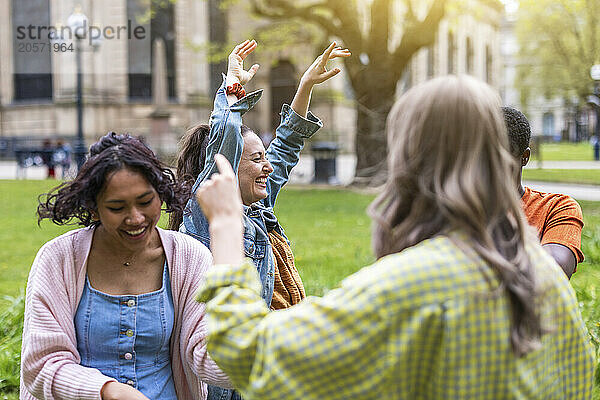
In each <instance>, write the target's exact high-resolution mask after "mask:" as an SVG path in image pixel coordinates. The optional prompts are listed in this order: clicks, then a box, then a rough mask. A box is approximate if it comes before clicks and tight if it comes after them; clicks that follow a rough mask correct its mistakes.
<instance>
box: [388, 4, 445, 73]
mask: <svg viewBox="0 0 600 400" xmlns="http://www.w3.org/2000/svg"><path fill="white" fill-rule="evenodd" d="M446 3H447V0H434V2H433V4H432V5H431V8H430V9H429V12H428V14H427V16H426V17H425V19H424V20H423V21H421V22H418V23H416V24H415V25H411V26H408V27H407V29H406V31H405V32H404V35H403V36H402V40H401V41H400V44H399V45H398V47H397V48H396V50H395V51H394V53H393V63H394V64H396V65H404V64H405V63H406V58H407V57H410V56H412V55H413V54H414V53H415V52H416V51H417V50H419V49H420V48H421V47H425V46H429V45H430V44H432V43H434V42H435V39H436V34H437V31H438V26H439V23H440V21H441V20H442V18H444V15H445V13H446ZM401 74H402V71H398V77H400V75H401Z"/></svg>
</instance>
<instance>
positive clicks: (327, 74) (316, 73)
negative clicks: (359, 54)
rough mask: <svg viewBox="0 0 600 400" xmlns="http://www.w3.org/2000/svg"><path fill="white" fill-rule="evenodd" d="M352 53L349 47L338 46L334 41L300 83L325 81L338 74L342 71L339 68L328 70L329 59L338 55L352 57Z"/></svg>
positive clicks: (308, 83)
mask: <svg viewBox="0 0 600 400" xmlns="http://www.w3.org/2000/svg"><path fill="white" fill-rule="evenodd" d="M351 55H352V53H350V51H349V50H348V49H342V48H341V47H336V43H335V42H332V43H331V44H330V45H329V47H327V48H326V49H325V51H324V52H323V54H321V55H320V56H319V57H317V58H316V60H315V61H314V62H313V63H312V64H311V65H310V66H309V67H308V69H307V70H306V72H304V75H302V78H301V79H300V83H301V84H302V83H304V84H307V85H310V86H314V85H316V84H319V83H322V82H325V81H326V80H327V79H329V78H331V77H333V76H335V75H337V74H338V73H339V72H340V69H339V68H334V69H332V70H329V71H328V70H327V61H329V60H332V59H334V58H337V57H350V56H351Z"/></svg>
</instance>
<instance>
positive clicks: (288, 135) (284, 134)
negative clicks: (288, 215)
mask: <svg viewBox="0 0 600 400" xmlns="http://www.w3.org/2000/svg"><path fill="white" fill-rule="evenodd" d="M350 55H351V54H350V51H348V49H342V48H339V47H336V43H335V42H332V43H331V44H330V45H329V47H327V49H325V51H324V52H323V54H321V55H320V56H318V57H317V58H316V59H315V61H314V62H313V63H312V64H311V65H310V66H309V67H308V69H307V70H306V71H305V72H304V74H303V75H302V78H301V79H300V84H299V86H298V90H297V91H296V94H295V96H294V99H293V100H292V104H291V106H288V105H287V104H284V105H283V107H282V110H281V123H280V125H279V127H278V128H277V130H276V132H275V139H274V140H273V142H271V145H270V146H269V148H268V149H267V158H268V159H269V161H270V162H271V165H272V166H273V173H272V174H271V175H270V176H269V180H268V181H267V186H268V192H269V196H268V197H267V198H266V199H265V200H263V202H264V204H265V206H267V207H273V206H274V205H275V200H276V199H277V195H278V194H279V191H280V190H281V188H282V187H283V186H284V185H285V184H286V183H287V181H288V179H289V176H290V172H291V170H292V168H294V167H295V166H296V164H297V163H298V159H299V157H300V151H301V150H302V149H303V148H304V140H305V139H308V138H310V137H311V136H312V135H314V134H315V133H316V132H317V130H319V128H321V127H322V126H323V124H322V122H321V121H320V120H319V119H318V118H317V117H315V116H314V115H313V114H312V113H311V112H309V111H308V107H309V105H310V98H311V94H312V89H313V87H314V86H315V85H317V84H320V83H323V82H325V81H326V80H328V79H330V78H332V77H334V76H335V75H337V74H338V73H339V72H340V69H339V68H334V69H332V70H329V71H328V70H327V62H328V61H329V60H331V59H334V58H337V57H349V56H350Z"/></svg>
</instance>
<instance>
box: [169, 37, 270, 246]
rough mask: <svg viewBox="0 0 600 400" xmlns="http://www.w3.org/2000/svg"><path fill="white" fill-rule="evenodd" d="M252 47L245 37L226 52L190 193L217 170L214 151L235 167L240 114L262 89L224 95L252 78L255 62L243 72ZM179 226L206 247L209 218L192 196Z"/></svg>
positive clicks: (239, 152)
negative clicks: (201, 165)
mask: <svg viewBox="0 0 600 400" xmlns="http://www.w3.org/2000/svg"><path fill="white" fill-rule="evenodd" d="M255 48H256V42H255V41H254V40H252V41H249V40H246V41H244V42H243V43H240V44H239V45H237V46H236V47H235V48H234V49H233V51H232V52H231V54H230V55H229V63H228V66H227V75H226V76H225V77H224V79H223V83H222V84H221V87H220V88H219V90H217V93H216V94H215V102H214V109H213V112H212V114H211V116H210V138H209V142H208V146H207V148H206V162H205V164H204V169H203V170H202V172H201V173H200V174H199V175H198V177H197V178H196V182H195V183H194V186H193V187H192V191H193V192H195V191H196V190H197V189H198V187H199V186H200V184H201V183H202V182H204V181H205V180H207V179H208V178H209V177H210V176H211V175H212V174H213V173H214V172H216V171H217V167H216V165H215V162H214V156H215V154H222V155H223V156H224V157H225V158H227V160H229V162H230V163H231V164H232V165H233V166H234V170H237V167H238V165H239V163H240V159H241V155H242V150H243V143H244V141H243V139H242V135H241V126H242V116H243V115H244V114H245V113H246V112H247V111H248V110H250V109H251V108H252V107H253V106H254V104H256V102H258V100H259V99H260V97H261V95H262V90H258V91H256V92H252V93H249V94H247V95H246V96H243V97H241V98H240V99H239V100H238V98H237V96H236V95H235V94H233V93H232V94H229V95H228V94H227V87H228V86H232V87H233V85H234V84H235V83H239V84H246V83H248V81H249V80H250V79H252V77H253V76H254V74H255V73H256V71H257V70H258V65H257V64H255V65H253V66H252V67H251V68H250V69H249V70H248V71H245V70H244V66H243V62H244V60H245V59H246V57H248V55H249V54H250V53H252V51H254V49H255ZM180 229H181V230H182V231H183V232H185V233H187V234H189V235H191V236H193V237H195V238H196V239H198V240H200V241H201V242H202V243H204V244H205V245H206V246H208V245H209V243H210V238H209V234H208V221H207V220H206V217H205V216H204V214H203V213H202V210H200V207H199V206H198V204H197V203H196V201H195V200H194V199H190V200H189V201H188V203H187V206H186V211H185V212H184V215H183V228H180Z"/></svg>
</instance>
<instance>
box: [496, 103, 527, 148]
mask: <svg viewBox="0 0 600 400" xmlns="http://www.w3.org/2000/svg"><path fill="white" fill-rule="evenodd" d="M502 112H503V113H504V122H506V129H507V131H508V141H509V142H510V152H511V153H512V154H513V155H514V156H515V157H521V156H522V155H523V152H524V151H525V149H527V148H528V147H529V139H531V127H530V126H529V121H527V118H526V117H525V115H524V114H523V113H522V112H521V111H519V110H517V109H516V108H512V107H502Z"/></svg>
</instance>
